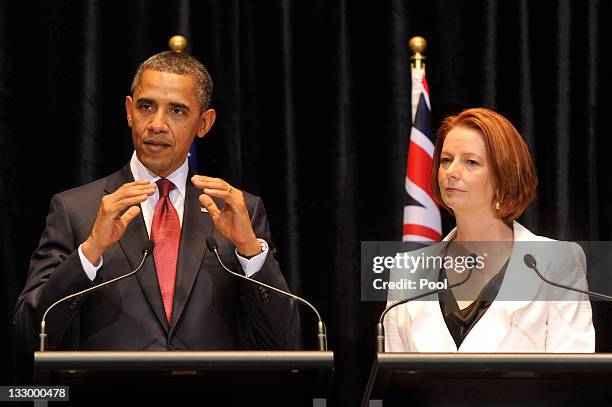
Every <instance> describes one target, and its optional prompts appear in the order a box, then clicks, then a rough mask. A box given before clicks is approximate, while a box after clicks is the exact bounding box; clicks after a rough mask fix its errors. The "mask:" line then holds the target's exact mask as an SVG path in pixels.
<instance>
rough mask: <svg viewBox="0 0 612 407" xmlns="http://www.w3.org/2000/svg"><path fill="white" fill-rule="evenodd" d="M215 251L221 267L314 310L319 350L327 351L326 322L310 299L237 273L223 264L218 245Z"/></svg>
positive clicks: (214, 248)
mask: <svg viewBox="0 0 612 407" xmlns="http://www.w3.org/2000/svg"><path fill="white" fill-rule="evenodd" d="M212 250H213V252H214V253H215V256H216V257H217V261H218V262H219V264H220V265H221V267H223V269H224V270H225V271H227V272H228V273H230V274H232V275H234V276H236V277H238V278H241V279H243V280H246V281H249V282H251V283H255V284H258V285H260V286H262V287H266V288H268V289H270V290H272V291H275V292H277V293H280V294H282V295H286V296H289V297H290V298H292V299H294V300H296V301H299V302H301V303H302V304H304V305H306V306H308V307H309V308H310V309H311V310H313V311H314V313H315V315H316V316H317V319H318V320H319V322H318V323H317V338H318V342H319V350H321V351H326V350H327V330H326V329H325V324H324V323H323V319H322V318H321V315H320V314H319V311H317V309H316V308H315V307H314V305H312V304H311V303H309V302H308V301H306V300H305V299H303V298H301V297H298V296H297V295H294V294H291V293H288V292H286V291H283V290H281V289H278V288H276V287H272V286H271V285H268V284H266V283H262V282H261V281H257V280H255V279H253V278H249V277H246V276H243V275H242V274H239V273H236V272H234V271H232V270H230V269H229V268H227V267H226V266H225V264H223V261H222V260H221V256H219V251H218V250H217V248H216V247H213V248H212Z"/></svg>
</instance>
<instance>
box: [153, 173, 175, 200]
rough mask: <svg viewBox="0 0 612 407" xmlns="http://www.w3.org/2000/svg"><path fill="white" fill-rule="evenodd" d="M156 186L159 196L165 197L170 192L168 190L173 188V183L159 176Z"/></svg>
mask: <svg viewBox="0 0 612 407" xmlns="http://www.w3.org/2000/svg"><path fill="white" fill-rule="evenodd" d="M156 184H157V188H158V189H159V197H160V198H166V197H168V195H169V194H170V191H172V190H173V189H174V184H173V183H172V181H170V180H169V179H167V178H160V179H158V180H157V182H156Z"/></svg>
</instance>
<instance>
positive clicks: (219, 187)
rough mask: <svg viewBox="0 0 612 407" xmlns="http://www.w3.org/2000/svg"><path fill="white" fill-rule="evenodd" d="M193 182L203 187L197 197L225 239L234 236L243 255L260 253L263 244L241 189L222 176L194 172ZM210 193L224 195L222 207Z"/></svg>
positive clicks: (220, 196)
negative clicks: (254, 226) (218, 205)
mask: <svg viewBox="0 0 612 407" xmlns="http://www.w3.org/2000/svg"><path fill="white" fill-rule="evenodd" d="M191 182H193V185H195V187H196V188H198V189H201V190H203V191H204V193H203V194H202V195H200V196H199V198H198V199H199V200H200V203H201V204H202V206H204V207H205V208H206V210H207V211H208V213H209V215H210V217H211V218H212V220H213V222H214V223H215V228H217V230H218V231H219V233H221V234H222V235H223V236H224V237H225V238H226V239H228V240H231V242H232V243H233V244H234V246H236V250H238V253H240V254H241V255H243V256H254V255H256V254H259V253H261V245H260V244H259V242H258V241H257V238H256V236H255V232H253V226H252V225H251V219H249V212H248V211H247V208H246V204H245V203H244V195H243V194H242V191H240V190H239V189H235V188H233V187H232V186H231V185H230V184H228V183H227V182H226V181H223V180H222V179H220V178H211V177H205V176H203V175H194V176H193V177H192V178H191ZM211 197H215V198H219V199H222V200H223V203H224V205H223V209H221V210H220V209H219V208H218V207H217V205H216V204H215V202H214V201H213V200H212V198H211Z"/></svg>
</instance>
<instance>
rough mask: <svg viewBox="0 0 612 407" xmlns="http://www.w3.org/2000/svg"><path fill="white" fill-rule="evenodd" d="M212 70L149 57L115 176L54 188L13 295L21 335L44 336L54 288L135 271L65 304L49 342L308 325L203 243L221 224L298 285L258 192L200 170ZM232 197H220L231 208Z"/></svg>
mask: <svg viewBox="0 0 612 407" xmlns="http://www.w3.org/2000/svg"><path fill="white" fill-rule="evenodd" d="M211 95H212V80H211V78H210V75H209V74H208V72H207V71H206V69H205V68H204V66H203V65H202V64H201V63H200V62H198V61H197V60H196V59H195V58H193V57H191V56H188V55H186V54H182V53H176V52H171V51H168V52H162V53H160V54H157V55H154V56H153V57H151V58H149V59H148V60H147V61H145V62H144V63H143V64H142V65H141V66H140V67H139V69H138V71H137V73H136V75H135V77H134V81H133V83H132V94H131V96H127V97H126V101H125V107H126V112H127V120H128V125H129V126H130V127H131V129H132V140H133V143H134V148H135V152H134V154H133V156H132V159H131V160H130V163H128V164H127V165H126V166H125V167H123V168H122V169H121V170H120V171H118V172H116V173H114V174H112V175H109V176H108V177H105V178H102V179H100V180H97V181H94V182H92V183H90V184H87V185H84V186H81V187H78V188H75V189H72V190H69V191H65V192H62V193H60V194H57V195H55V196H54V197H53V199H52V201H51V208H50V212H49V215H48V217H47V224H46V228H45V231H44V232H43V235H42V237H41V240H40V244H39V246H38V248H37V249H36V251H35V252H34V254H33V256H32V260H31V263H30V271H29V274H28V279H27V282H26V286H25V288H24V290H23V292H22V293H21V295H20V297H19V299H18V302H17V307H16V313H15V321H14V322H15V325H16V329H17V334H18V338H20V340H21V341H22V343H23V344H24V345H25V346H28V347H29V348H30V349H32V348H33V347H35V344H36V342H37V335H38V332H39V324H40V320H41V317H42V313H43V312H44V310H45V309H46V308H47V307H48V306H49V305H51V304H52V303H53V302H55V301H56V300H58V299H60V298H62V297H64V296H66V295H68V294H71V293H74V292H77V291H80V290H83V289H85V288H87V287H91V286H92V285H94V284H97V283H100V282H104V281H108V280H110V279H112V278H114V277H117V276H119V275H122V274H126V273H127V272H129V271H130V270H131V269H134V268H135V267H136V266H137V265H138V264H139V262H140V260H141V258H142V251H143V246H144V244H145V242H146V241H147V240H148V239H149V238H151V240H153V241H154V243H155V249H154V252H153V256H150V257H149V258H148V259H147V260H146V261H145V264H144V266H143V269H142V270H141V271H139V272H138V273H137V274H136V276H135V277H130V278H127V279H124V280H121V281H119V282H117V283H115V284H111V285H109V286H106V287H104V288H102V289H100V290H98V291H95V292H93V293H91V294H89V295H86V296H84V297H77V298H75V299H73V300H70V301H68V302H67V303H65V304H62V305H61V306H59V307H56V308H54V309H53V311H51V312H50V313H49V315H48V317H47V333H48V335H49V340H48V342H49V347H50V348H54V349H83V350H97V349H99V350H164V349H169V350H172V349H181V350H194V349H200V350H203V349H238V348H248V349H287V348H291V347H293V346H294V345H295V343H296V341H297V336H298V326H299V321H298V314H297V310H296V306H295V304H294V303H293V301H291V300H289V299H287V298H285V297H283V296H281V295H278V294H276V293H273V292H269V291H267V290H265V289H260V288H258V287H257V286H256V285H254V284H248V283H246V282H243V281H242V280H239V279H237V278H235V277H233V276H230V275H229V274H227V273H226V272H224V271H223V270H221V268H220V267H219V265H218V264H217V261H216V259H215V257H214V256H213V255H212V254H211V253H210V252H209V251H208V250H207V248H206V242H205V241H206V238H207V237H208V236H210V235H213V236H214V237H215V238H216V240H217V242H218V246H219V252H220V253H221V256H222V257H223V258H224V260H225V261H226V263H228V265H229V267H230V268H232V269H234V270H237V271H240V270H242V271H244V272H245V274H246V275H248V276H252V277H253V278H255V279H257V280H259V281H262V282H265V283H267V284H270V285H272V286H275V287H278V288H281V289H283V290H288V287H287V284H286V282H285V279H284V278H283V276H282V274H281V271H280V268H279V265H278V263H277V261H276V260H275V258H274V252H275V250H274V246H273V243H272V240H271V236H270V230H269V227H268V222H267V218H266V213H265V209H264V207H263V203H262V201H261V199H260V198H258V197H256V196H253V195H250V194H248V193H246V192H242V191H240V190H239V189H237V188H234V187H232V186H231V185H230V184H228V183H227V182H226V181H224V180H222V179H217V178H210V177H205V176H200V175H195V174H193V173H192V172H191V171H190V170H189V168H188V165H187V153H188V151H189V148H190V146H191V143H192V142H193V140H194V137H195V135H197V136H198V137H200V138H201V137H204V136H205V135H206V133H207V132H208V131H209V130H210V128H211V127H212V125H213V123H214V121H215V117H216V116H215V115H216V113H215V111H214V110H213V109H210V108H209V104H210V99H211ZM220 207H221V209H220Z"/></svg>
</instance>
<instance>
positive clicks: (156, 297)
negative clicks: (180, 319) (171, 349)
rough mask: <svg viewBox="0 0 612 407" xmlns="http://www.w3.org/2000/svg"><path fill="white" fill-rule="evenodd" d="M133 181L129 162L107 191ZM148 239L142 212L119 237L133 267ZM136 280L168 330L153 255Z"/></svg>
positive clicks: (137, 261)
mask: <svg viewBox="0 0 612 407" xmlns="http://www.w3.org/2000/svg"><path fill="white" fill-rule="evenodd" d="M132 181H134V177H133V175H132V171H131V170H130V166H129V164H128V165H126V166H125V167H123V168H122V169H121V170H120V171H119V172H118V173H116V175H115V176H111V177H110V178H109V180H108V182H107V184H106V187H105V191H106V192H107V193H109V194H110V193H113V192H115V191H116V190H117V189H118V188H119V187H120V186H121V185H123V184H125V183H126V182H132ZM147 240H149V235H148V233H147V228H146V226H145V223H144V218H143V217H142V213H141V214H140V215H139V216H138V217H136V219H134V220H133V221H132V223H130V225H129V226H128V228H127V229H126V231H125V233H124V234H123V236H122V237H121V239H119V246H121V249H122V250H123V253H124V254H125V257H126V258H127V259H128V262H129V263H130V266H131V267H132V269H134V268H135V267H136V266H138V264H140V261H141V259H142V248H143V246H144V244H145V242H146V241H147ZM154 250H155V249H154ZM136 280H137V281H138V284H139V285H140V288H141V289H142V291H143V292H144V295H145V298H146V299H147V301H148V302H149V305H150V306H151V309H152V310H153V312H154V314H155V316H156V317H157V319H158V321H159V323H160V324H161V325H162V326H163V328H164V329H165V330H166V332H167V331H168V322H167V319H166V314H165V312H164V304H163V302H162V298H161V291H160V289H159V283H158V282H157V271H156V269H155V261H154V260H153V256H150V257H149V258H148V259H147V260H146V261H145V264H144V265H143V267H142V269H141V270H140V271H139V272H138V273H136Z"/></svg>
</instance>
